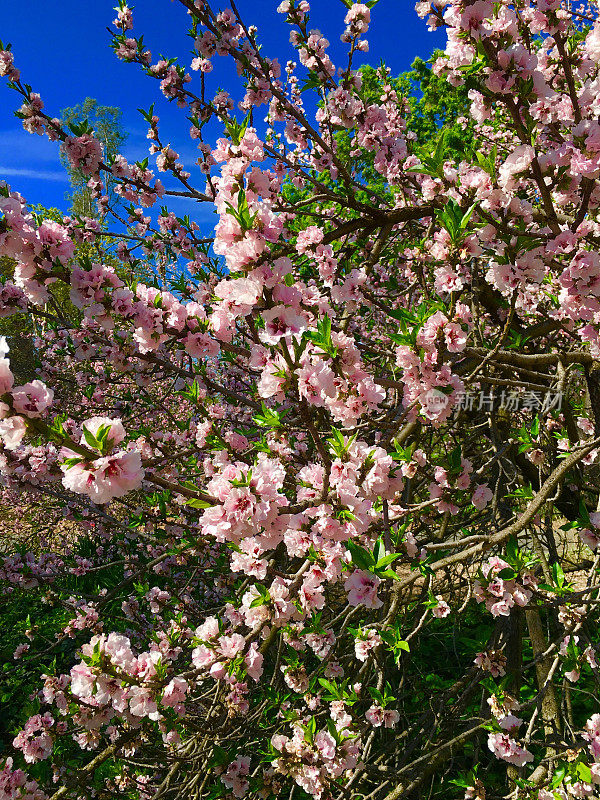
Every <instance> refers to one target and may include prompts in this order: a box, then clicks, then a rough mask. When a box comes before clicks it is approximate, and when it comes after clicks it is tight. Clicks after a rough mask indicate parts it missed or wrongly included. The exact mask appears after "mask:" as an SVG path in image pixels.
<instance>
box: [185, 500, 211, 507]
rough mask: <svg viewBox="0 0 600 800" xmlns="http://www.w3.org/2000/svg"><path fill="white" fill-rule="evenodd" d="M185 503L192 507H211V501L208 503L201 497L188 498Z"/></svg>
mask: <svg viewBox="0 0 600 800" xmlns="http://www.w3.org/2000/svg"><path fill="white" fill-rule="evenodd" d="M185 504H186V506H190V508H211V503H207V502H206V500H201V499H200V498H199V497H192V498H190V499H188V500H186V501H185Z"/></svg>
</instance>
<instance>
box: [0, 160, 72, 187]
mask: <svg viewBox="0 0 600 800" xmlns="http://www.w3.org/2000/svg"><path fill="white" fill-rule="evenodd" d="M3 177H11V178H12V177H16V178H33V179H35V180H38V181H58V182H60V183H68V182H69V178H68V176H67V175H66V174H65V173H64V172H59V171H58V170H57V171H54V170H49V169H21V168H20V167H4V166H2V165H1V164H0V179H2V178H3Z"/></svg>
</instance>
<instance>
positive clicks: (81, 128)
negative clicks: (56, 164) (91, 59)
mask: <svg viewBox="0 0 600 800" xmlns="http://www.w3.org/2000/svg"><path fill="white" fill-rule="evenodd" d="M121 118H122V112H121V109H120V108H118V107H117V106H101V105H98V101H97V100H95V99H94V98H93V97H86V98H85V100H84V101H83V103H79V104H78V105H76V106H70V107H68V108H63V110H62V111H61V124H62V125H64V126H66V127H68V128H69V129H70V130H71V131H72V132H73V133H74V134H75V135H81V133H83V132H90V131H92V130H93V131H94V135H95V137H96V139H98V141H99V142H100V143H101V144H102V148H103V150H104V158H105V160H106V162H107V163H109V164H110V163H111V162H112V161H113V159H114V158H115V156H116V155H117V154H118V153H119V152H120V150H121V147H122V146H123V144H124V142H125V141H126V139H127V133H126V131H125V129H124V128H123V123H122V120H121ZM61 161H62V163H63V165H64V167H65V168H66V169H67V171H68V173H69V177H70V179H71V186H72V187H73V191H72V192H67V194H66V199H67V200H69V201H70V204H71V209H72V212H73V214H75V215H84V216H86V217H95V216H96V211H95V207H94V203H93V202H92V199H91V195H90V190H89V189H88V188H87V181H88V178H87V176H86V175H84V174H83V172H81V170H79V169H73V168H72V167H71V166H70V165H69V163H68V161H67V158H66V156H65V155H64V153H61ZM108 193H109V196H112V197H113V199H114V195H113V194H112V183H111V180H110V177H109V179H108Z"/></svg>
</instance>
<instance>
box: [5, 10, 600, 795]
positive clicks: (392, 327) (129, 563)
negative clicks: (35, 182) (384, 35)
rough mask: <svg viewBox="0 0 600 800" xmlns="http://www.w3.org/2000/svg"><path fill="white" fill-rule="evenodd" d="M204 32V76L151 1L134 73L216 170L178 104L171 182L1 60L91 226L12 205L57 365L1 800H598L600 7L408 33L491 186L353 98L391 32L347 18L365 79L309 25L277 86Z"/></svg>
mask: <svg viewBox="0 0 600 800" xmlns="http://www.w3.org/2000/svg"><path fill="white" fill-rule="evenodd" d="M179 2H180V3H181V5H183V6H184V7H185V9H186V10H187V12H188V15H189V32H190V34H191V41H193V45H194V53H193V57H192V58H191V59H188V60H187V61H185V62H179V61H178V60H177V59H176V58H170V57H169V58H164V59H163V58H161V59H157V57H156V56H153V54H152V53H151V52H150V51H149V50H148V49H147V47H146V46H145V44H144V41H143V38H142V35H141V34H138V33H137V31H135V28H134V18H133V14H132V10H131V9H130V8H129V7H128V6H127V5H125V3H124V0H121V3H120V5H119V8H118V9H117V16H116V19H115V20H114V23H113V25H114V31H115V32H114V35H113V41H112V45H113V48H114V51H115V54H116V56H117V58H119V59H121V60H123V61H126V62H129V63H130V64H131V65H132V69H134V68H136V67H137V68H139V69H142V70H143V71H144V72H145V73H146V74H147V75H148V76H149V78H150V79H155V80H157V81H158V82H159V90H160V92H162V94H163V95H164V97H165V98H167V100H169V101H171V102H173V103H174V104H175V105H176V106H177V107H178V108H179V109H180V110H181V113H182V115H183V118H186V117H187V119H188V120H189V124H190V131H189V134H190V137H191V138H192V139H193V140H194V142H195V144H196V145H197V149H198V159H197V161H196V162H195V163H194V164H192V165H189V166H186V165H184V164H183V163H182V159H180V156H179V153H178V152H177V149H176V147H175V145H173V144H171V143H169V142H166V141H164V140H163V138H162V135H161V126H160V119H159V116H158V115H157V114H156V113H155V110H154V107H152V108H150V109H149V110H148V111H143V112H142V113H143V116H144V119H145V121H146V123H147V125H148V140H149V151H150V159H147V160H145V161H143V162H137V163H128V161H127V160H126V159H125V158H124V157H123V156H121V155H114V154H107V153H106V152H104V150H103V147H102V145H101V142H100V141H99V140H98V138H97V137H96V136H95V135H94V131H93V129H92V128H91V127H90V126H89V125H88V124H86V123H85V122H78V123H76V124H72V125H71V126H70V128H66V127H64V126H63V125H61V123H60V121H59V120H58V119H57V118H56V117H53V116H52V113H51V112H50V113H48V112H47V110H46V108H45V106H44V103H43V100H42V98H41V97H40V96H39V95H38V94H36V93H35V91H34V90H33V89H32V87H30V86H29V85H28V84H26V83H24V82H23V81H22V79H21V76H20V73H19V69H18V59H17V60H15V57H14V56H13V51H12V50H11V48H10V47H9V46H8V45H0V74H1V75H3V76H5V78H6V79H7V80H8V81H9V82H10V84H11V86H12V87H13V88H14V89H15V90H16V92H17V93H18V94H19V95H20V96H21V98H22V105H21V107H20V109H19V110H18V112H17V116H18V117H19V118H20V119H21V120H22V123H23V126H24V128H25V129H26V130H27V131H29V132H31V133H33V134H37V135H45V136H48V137H49V138H50V139H51V140H52V141H55V142H56V143H57V147H60V148H61V151H62V152H63V153H64V154H65V155H66V157H67V158H68V160H69V162H70V165H71V168H72V169H73V170H76V171H77V172H78V174H80V173H81V174H84V175H85V176H86V177H87V187H88V189H89V191H90V193H91V196H92V198H93V199H94V201H95V203H96V205H97V214H95V215H94V216H93V217H89V218H87V217H85V216H76V215H74V216H73V217H70V218H67V217H65V218H64V219H62V220H61V221H54V220H51V219H41V218H39V217H36V215H35V214H33V213H31V210H30V209H29V207H28V206H27V203H26V201H25V199H24V198H23V197H21V195H20V194H18V192H17V191H15V190H13V189H11V188H9V187H8V186H7V185H2V188H1V190H0V192H1V195H2V196H1V197H0V211H1V213H2V217H1V218H0V255H1V256H2V257H3V258H5V259H9V260H10V264H11V265H12V273H11V275H10V276H9V278H8V279H7V280H6V281H5V282H4V283H3V285H2V287H1V288H0V315H2V316H9V315H13V314H20V315H30V319H31V320H32V323H31V324H32V325H33V326H34V329H35V331H36V338H35V342H34V345H35V352H36V357H37V358H38V359H39V363H38V364H32V369H31V375H30V376H28V377H29V379H28V380H27V381H26V382H24V383H22V384H20V385H16V381H15V378H14V375H13V371H12V369H11V364H10V345H11V342H10V341H8V342H7V341H6V340H2V347H1V353H0V394H1V395H2V399H1V405H0V412H1V413H0V416H1V419H0V438H1V440H2V447H3V449H2V454H1V456H0V469H1V472H2V475H3V480H4V485H5V501H6V502H9V501H11V502H15V503H18V504H19V506H18V507H19V508H23V509H29V510H31V509H33V511H31V512H30V511H28V512H27V513H35V515H37V516H36V519H41V520H43V525H44V532H43V535H40V537H39V540H38V541H37V542H35V543H34V544H33V545H32V546H31V548H30V549H29V550H27V549H26V548H21V549H20V550H17V551H16V552H14V553H11V554H7V555H6V556H5V557H3V560H2V562H0V581H1V582H2V587H3V597H4V599H5V600H6V603H7V604H10V603H14V602H16V600H17V599H19V598H21V601H22V600H23V598H25V599H26V601H27V603H29V604H30V605H31V608H32V609H36V610H35V612H34V614H33V616H31V615H30V617H29V618H28V619H27V621H26V622H24V624H23V626H22V637H21V641H20V642H19V644H18V646H17V648H16V650H15V652H14V665H13V664H7V665H6V667H5V670H4V674H5V675H6V676H7V678H8V679H10V678H11V675H13V674H16V672H17V671H18V670H21V672H19V674H23V671H25V673H26V674H27V676H29V678H30V679H35V681H36V683H35V690H34V694H33V695H32V697H31V698H30V699H29V700H28V701H27V704H26V714H25V717H26V718H24V719H23V723H22V725H21V726H20V728H19V730H18V731H16V732H15V733H14V735H11V737H10V741H9V747H10V750H9V752H8V755H7V756H6V757H5V759H4V761H3V762H2V764H1V765H0V766H1V769H2V771H1V772H0V800H17V798H19V800H21V799H22V800H26V799H28V800H47V799H48V798H51V799H52V800H59V798H73V799H75V798H88V797H90V798H91V797H94V798H117V797H127V798H136V799H138V798H139V800H146V799H147V798H157V799H158V798H165V800H167V799H171V798H172V799H173V800H175V798H182V797H189V798H198V800H200V799H201V800H205V799H206V800H208V799H209V798H211V799H212V798H218V797H226V798H231V797H237V798H241V797H247V798H269V797H277V798H290V800H291V798H315V800H334V798H335V800H343V799H344V798H361V800H367V798H368V799H369V800H371V799H373V800H398V799H399V798H405V797H406V798H411V797H415V798H416V797H424V796H427V797H436V798H442V797H444V798H447V797H463V796H464V797H465V798H488V800H491V798H500V797H507V796H510V797H513V798H517V797H520V798H537V800H554V798H561V799H562V800H567V798H569V799H570V798H571V797H577V798H581V797H594V796H598V786H599V785H600V707H599V706H598V688H597V684H598V680H599V672H598V665H597V651H598V647H599V643H600V639H599V636H598V608H599V601H600V597H599V593H598V592H599V589H600V582H599V566H600V562H599V559H600V555H597V554H596V551H597V545H598V543H599V542H600V482H599V473H598V465H597V457H598V447H599V446H600V410H599V409H600V247H599V245H600V220H599V218H598V216H599V206H600V186H599V184H598V180H597V179H598V178H599V177H600V122H599V119H600V116H599V115H600V17H599V14H598V9H597V7H596V6H595V5H592V6H590V7H588V6H584V5H581V6H576V5H575V4H574V3H571V2H570V0H512V1H511V0H495V1H493V0H475V1H474V2H472V1H470V0H450V1H449V2H447V1H446V0H434V1H433V2H429V0H423V1H422V2H419V3H418V4H417V13H418V14H419V16H421V17H422V18H423V19H427V22H428V24H429V26H430V27H431V28H438V27H443V28H445V30H446V33H447V46H446V49H445V51H444V52H443V53H441V54H439V55H438V57H436V59H435V61H434V63H433V75H434V76H435V78H436V79H438V80H444V81H446V82H447V84H448V85H449V86H450V87H456V88H457V91H462V92H466V93H467V96H468V98H469V102H470V112H469V117H466V116H461V117H459V118H453V119H451V120H449V124H451V125H452V126H453V131H454V134H456V130H457V126H458V129H460V128H461V127H462V128H463V129H464V130H465V141H467V140H468V141H469V142H473V143H474V146H471V145H469V147H465V148H464V152H462V153H461V150H460V149H459V148H458V149H457V147H456V145H453V147H452V148H449V146H448V141H447V134H446V130H445V128H443V127H440V129H439V133H437V134H436V135H435V136H431V135H429V136H420V135H419V134H418V132H417V131H418V127H415V126H414V125H411V119H410V114H411V109H412V108H414V106H413V104H411V101H410V100H409V99H408V98H407V97H406V96H404V95H403V94H402V93H401V92H400V91H399V90H398V85H397V84H395V83H394V81H393V79H392V77H391V75H390V73H389V71H388V70H386V68H385V67H381V68H379V69H377V70H375V71H374V72H373V71H370V72H368V73H367V72H366V71H361V70H360V69H356V68H355V65H354V62H355V57H356V54H357V53H364V52H366V51H367V49H368V45H367V40H366V38H365V36H366V34H367V31H368V28H369V23H370V18H371V14H372V13H377V12H378V9H375V8H374V6H375V3H374V2H369V3H366V4H362V3H353V2H352V1H351V0H344V4H345V5H346V10H345V11H344V9H343V8H342V7H340V11H341V15H342V16H343V15H344V14H345V17H344V25H345V29H344V32H343V35H342V41H343V43H344V44H345V45H346V46H347V57H345V60H344V62H343V63H342V64H341V65H336V64H334V63H333V62H332V60H331V57H330V55H329V42H328V40H327V39H326V38H325V36H324V35H323V34H322V33H321V32H319V31H317V30H314V29H313V28H312V26H311V22H310V7H309V3H308V2H307V1H306V0H284V2H282V3H281V5H280V6H279V9H278V11H279V13H281V14H282V15H284V17H285V19H286V20H287V22H288V23H289V26H290V41H291V43H292V45H293V47H294V48H295V49H296V51H297V59H296V61H288V62H287V63H285V64H281V63H280V62H279V61H278V60H277V59H276V58H274V57H272V56H271V55H269V54H267V53H266V52H265V51H264V50H263V49H262V48H261V46H260V35H259V32H258V31H257V29H256V28H255V27H252V26H248V25H247V24H246V22H245V21H244V20H243V19H242V18H241V16H240V14H239V12H238V10H237V8H236V5H235V3H233V2H232V3H231V7H230V8H226V9H225V10H218V9H217V8H215V7H214V6H213V3H212V2H207V1H205V0H179ZM134 31H135V33H134ZM17 51H18V46H17ZM223 59H233V61H234V62H235V64H236V66H237V71H238V74H239V85H238V86H237V87H233V86H232V87H230V91H224V90H222V89H217V88H216V86H217V85H218V72H219V66H220V62H221V61H222V60H223ZM213 69H214V71H215V78H214V83H213V76H212V75H211V73H212V71H213ZM363 77H364V78H365V80H364V81H363ZM311 96H312V98H313V99H312V100H311V101H310V102H309V100H308V98H309V97H311ZM218 133H221V134H222V135H221V137H220V138H217V136H218ZM430 133H431V131H430ZM150 162H152V164H151V163H150ZM155 173H158V174H159V177H157V175H156V174H155ZM109 181H110V183H111V186H113V191H114V192H115V194H116V195H117V196H118V197H119V198H120V199H121V201H122V203H120V204H119V208H121V209H122V208H125V209H126V211H125V214H126V216H122V214H121V213H120V212H119V211H118V210H115V209H116V206H113V204H109V202H108V195H107V193H106V187H107V185H108V182H109ZM182 196H183V197H186V198H188V199H189V200H190V201H195V202H196V203H198V204H205V205H206V206H207V207H209V208H212V209H213V210H214V211H215V212H216V216H217V223H216V226H215V227H214V229H210V230H204V229H203V228H202V227H201V226H200V225H199V224H198V223H197V222H196V221H195V220H194V218H193V215H189V216H186V217H183V218H182V217H178V216H177V214H176V213H174V212H173V211H171V210H169V206H168V202H169V198H173V197H182ZM140 274H144V275H148V276H149V278H148V280H145V281H141V280H139V275H140ZM136 275H137V276H138V277H137V278H136V277H135V276H136ZM65 286H66V287H68V290H69V292H70V295H69V296H70V304H71V305H70V306H69V307H66V304H62V305H60V304H57V303H56V302H55V299H56V292H57V291H64V287H65ZM65 518H66V519H67V521H68V522H69V523H70V526H69V527H68V529H65V528H64V527H61V521H63V520H64V519H65Z"/></svg>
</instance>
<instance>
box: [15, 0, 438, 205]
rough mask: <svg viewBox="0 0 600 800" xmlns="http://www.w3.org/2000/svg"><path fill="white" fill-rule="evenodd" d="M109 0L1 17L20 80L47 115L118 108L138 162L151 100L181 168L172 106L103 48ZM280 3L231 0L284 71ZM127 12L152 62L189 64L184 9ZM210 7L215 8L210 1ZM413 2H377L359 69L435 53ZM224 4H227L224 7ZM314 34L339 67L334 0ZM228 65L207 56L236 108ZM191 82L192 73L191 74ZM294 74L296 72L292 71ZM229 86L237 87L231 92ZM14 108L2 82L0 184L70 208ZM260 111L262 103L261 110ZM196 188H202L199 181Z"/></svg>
mask: <svg viewBox="0 0 600 800" xmlns="http://www.w3.org/2000/svg"><path fill="white" fill-rule="evenodd" d="M114 4H115V2H114V0H83V2H82V0H60V2H58V3H56V2H54V3H52V2H48V0H21V2H20V3H19V4H11V9H10V10H5V11H4V14H3V19H2V30H1V35H2V40H3V41H4V42H5V43H6V42H11V43H12V46H13V52H14V54H15V60H16V64H17V66H18V67H19V68H20V70H21V74H22V79H23V80H24V82H27V83H29V84H31V86H32V88H33V90H34V91H38V92H39V93H40V94H41V96H42V99H43V100H44V103H45V110H46V111H47V112H48V113H50V114H51V115H52V116H58V115H59V113H60V110H61V109H63V108H65V107H66V106H72V105H75V104H77V103H80V102H82V101H83V100H84V99H85V97H94V98H96V99H97V100H98V102H99V103H100V104H102V105H114V106H119V107H120V108H121V109H122V110H123V121H124V127H125V129H126V130H127V132H128V140H127V143H126V145H125V147H124V149H123V150H124V155H125V156H126V157H127V158H128V159H129V160H138V159H141V158H144V157H145V156H146V155H147V140H146V138H145V134H146V128H145V123H144V122H143V120H142V119H141V117H140V115H139V114H138V113H137V111H136V109H137V108H140V107H141V108H148V107H149V106H150V104H151V103H152V102H154V101H156V113H158V114H159V116H160V118H161V125H160V129H161V136H162V138H163V141H171V143H172V144H173V146H174V147H175V149H176V150H177V151H178V152H179V153H180V154H181V156H182V160H183V161H184V163H188V164H189V163H191V162H192V161H193V159H194V158H195V157H196V153H195V148H194V143H193V142H192V141H191V140H190V139H189V138H188V136H187V131H188V130H189V123H188V121H187V120H186V119H185V114H184V113H182V112H181V111H180V110H179V109H177V107H176V106H175V105H174V104H169V103H167V102H166V101H165V100H164V99H163V98H162V95H160V92H159V90H158V82H157V81H154V80H152V79H150V78H148V77H146V76H145V75H144V74H143V73H142V72H141V71H140V70H139V69H138V68H137V67H136V66H134V65H131V64H124V63H123V62H120V61H118V60H117V59H116V58H115V56H114V54H113V52H112V50H111V49H110V48H109V46H108V43H109V39H110V37H109V34H108V32H107V31H106V28H107V27H108V26H110V24H111V21H112V20H113V18H114V16H115V12H114V11H113V5H114ZM278 4H279V0H238V8H239V9H240V11H241V13H242V15H243V17H244V19H245V21H246V22H247V24H256V25H257V26H258V28H259V30H260V41H261V42H262V43H263V52H264V53H265V54H267V55H270V56H276V57H278V58H279V60H280V62H281V63H282V64H284V63H285V61H286V60H287V59H289V58H293V57H294V51H293V50H292V49H291V47H290V45H289V42H288V36H289V27H288V26H287V25H286V24H285V23H284V22H283V20H282V16H281V15H280V14H277V13H276V8H277V5H278ZM132 5H133V7H134V22H135V28H134V32H135V33H136V35H139V34H141V33H143V34H144V41H145V43H146V45H147V46H148V47H150V49H151V51H152V54H153V58H154V60H157V56H158V55H159V54H160V55H164V56H167V57H173V56H179V58H180V63H183V64H185V65H186V66H187V65H188V64H189V60H190V57H189V55H188V54H189V51H190V45H191V40H190V39H189V38H188V37H187V36H186V30H187V15H186V13H185V9H184V8H183V6H181V5H180V4H179V3H177V2H173V1H172V0H137V2H133V3H132ZM215 5H216V4H215ZM413 5H414V4H413V1H412V0H380V2H379V4H378V6H377V7H376V8H375V9H374V13H373V21H372V25H371V28H370V30H369V34H368V37H367V38H368V40H369V45H370V52H369V53H368V54H366V55H365V56H362V61H361V62H357V63H370V64H373V65H376V64H378V63H379V62H380V61H381V60H382V59H383V60H384V61H385V63H386V64H387V65H388V66H389V67H390V68H391V69H392V72H393V73H394V74H397V73H399V72H402V71H404V70H406V69H408V68H409V67H410V64H411V63H412V61H413V59H414V58H415V57H416V56H422V57H427V56H429V55H430V53H431V52H432V50H433V49H434V48H435V47H443V46H444V35H443V34H442V33H441V32H435V33H430V32H428V31H427V27H426V25H425V23H424V22H423V21H422V20H420V19H419V18H418V17H417V15H416V14H415V12H414V10H413ZM222 7H223V8H225V7H227V2H226V0H223V3H222ZM311 8H312V13H311V19H312V27H316V28H319V29H320V30H322V31H323V33H325V34H326V35H327V37H328V39H329V41H330V42H331V50H330V54H331V57H332V59H333V61H334V63H336V64H338V63H339V64H341V63H343V60H342V59H341V58H339V59H336V56H341V53H342V52H343V48H344V46H343V45H342V44H341V43H340V41H339V36H340V34H341V32H342V30H343V27H344V26H343V17H344V14H345V10H344V7H343V5H342V3H341V2H340V0H312V2H311ZM227 61H228V60H227V59H224V58H218V57H216V58H215V59H214V62H213V63H214V65H215V69H214V71H213V73H212V74H211V76H210V77H211V80H212V81H213V83H214V85H215V86H219V87H220V88H225V89H227V90H228V91H230V93H231V94H232V95H233V97H234V99H235V100H236V101H237V100H238V99H240V96H241V95H240V93H239V89H238V87H239V83H237V82H236V76H235V72H234V71H232V70H231V69H229V68H228V65H227ZM192 74H193V75H196V73H192ZM299 74H302V73H299ZM234 89H235V90H234ZM18 105H20V102H19V98H18V96H17V94H16V93H15V92H13V91H10V90H9V89H8V88H7V85H6V81H5V80H4V79H0V179H2V178H3V179H5V180H6V181H7V182H8V183H9V184H10V185H11V186H12V187H13V188H14V189H17V190H18V191H20V192H21V193H22V194H23V195H24V196H25V197H26V198H27V200H28V201H29V202H32V203H42V204H43V205H45V206H57V207H59V208H62V209H63V210H65V211H66V210H68V208H67V206H68V204H67V202H66V201H65V192H66V191H67V190H68V188H69V184H68V179H67V177H66V175H65V173H64V170H63V168H62V167H61V164H60V161H59V158H58V148H57V145H56V144H55V143H51V142H49V141H48V140H47V139H46V138H45V137H41V136H37V135H30V134H27V133H25V132H24V131H23V129H22V128H21V124H20V121H19V120H18V119H17V118H16V117H14V116H13V111H14V110H15V109H16V108H17V107H18ZM262 108H263V109H264V106H263V107H262ZM198 185H200V186H201V185H202V183H201V182H199V184H198ZM179 204H180V205H181V206H182V207H181V209H179V208H175V207H174V209H173V210H175V211H176V213H188V212H189V211H190V210H191V209H190V208H189V207H186V208H184V206H189V202H188V201H179Z"/></svg>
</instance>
